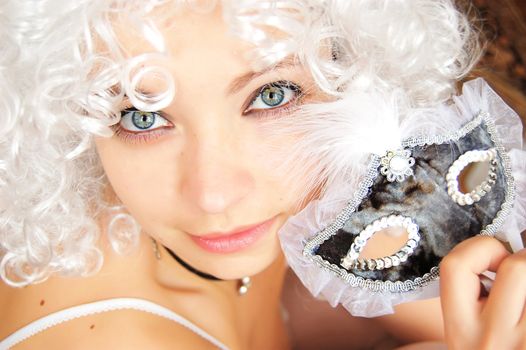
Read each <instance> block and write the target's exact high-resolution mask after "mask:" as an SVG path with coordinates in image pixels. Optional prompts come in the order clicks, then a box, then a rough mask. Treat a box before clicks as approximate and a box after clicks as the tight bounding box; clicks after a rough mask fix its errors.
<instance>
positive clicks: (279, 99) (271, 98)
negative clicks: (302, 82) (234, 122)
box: [245, 81, 300, 113]
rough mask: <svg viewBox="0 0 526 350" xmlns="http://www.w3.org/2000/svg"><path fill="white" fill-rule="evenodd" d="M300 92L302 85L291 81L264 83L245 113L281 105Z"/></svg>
mask: <svg viewBox="0 0 526 350" xmlns="http://www.w3.org/2000/svg"><path fill="white" fill-rule="evenodd" d="M299 94H300V87H299V86H297V85H295V84H294V83H291V82H289V81H278V82H274V83H270V84H267V85H264V86H263V87H262V88H261V89H259V93H258V94H257V95H256V97H255V98H254V100H253V101H252V102H251V103H250V105H249V106H248V108H247V109H246V111H245V113H247V112H251V111H254V110H258V109H273V108H276V107H281V106H284V105H286V104H288V103H289V102H291V101H292V100H294V99H295V98H296V97H297V96H298V95H299Z"/></svg>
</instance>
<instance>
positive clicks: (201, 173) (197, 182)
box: [181, 134, 255, 214]
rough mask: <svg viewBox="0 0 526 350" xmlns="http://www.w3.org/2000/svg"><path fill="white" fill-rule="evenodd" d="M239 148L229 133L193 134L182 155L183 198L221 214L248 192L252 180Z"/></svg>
mask: <svg viewBox="0 0 526 350" xmlns="http://www.w3.org/2000/svg"><path fill="white" fill-rule="evenodd" d="M229 140H230V141H229ZM240 148H241V147H240V145H236V142H233V137H232V135H230V136H229V137H228V136H227V137H222V136H221V134H219V135H218V134H215V135H206V136H205V135H201V136H198V135H194V137H192V140H191V141H189V142H187V146H186V147H185V152H184V156H183V158H184V162H183V164H184V166H183V167H184V171H183V174H184V175H183V178H182V183H181V184H182V194H183V196H184V197H185V198H184V199H185V200H186V201H189V202H190V203H192V204H194V205H195V206H196V207H197V208H198V209H199V210H200V211H202V212H204V213H207V214H221V213H226V212H227V211H228V210H229V209H230V208H232V207H234V206H235V205H238V204H240V203H241V202H242V201H243V200H244V199H245V198H246V197H247V196H249V195H250V193H251V192H252V191H253V189H254V186H255V182H254V178H253V176H252V175H251V172H250V169H249V167H248V166H247V165H245V164H244V163H245V162H244V161H243V156H242V155H241V153H242V152H240Z"/></svg>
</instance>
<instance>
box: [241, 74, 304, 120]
mask: <svg viewBox="0 0 526 350" xmlns="http://www.w3.org/2000/svg"><path fill="white" fill-rule="evenodd" d="M269 87H277V88H279V89H280V90H283V88H284V89H288V90H289V91H290V94H292V96H291V97H290V100H289V101H286V103H285V104H283V105H277V106H275V107H272V106H270V105H269V107H270V108H257V109H256V108H255V109H253V110H251V109H250V107H251V106H252V105H253V104H254V103H255V102H256V101H257V99H258V98H260V97H261V95H262V94H263V92H264V91H265V89H267V88H269ZM285 94H287V92H285ZM303 95H304V93H303V90H302V88H301V87H300V86H299V85H297V84H295V83H293V82H291V81H287V80H281V81H276V82H272V83H269V84H265V85H263V86H262V87H260V88H259V89H258V90H256V92H255V93H254V94H253V96H252V98H250V102H249V103H248V105H247V106H246V107H245V108H244V112H243V115H251V116H253V117H256V118H263V117H265V118H269V117H277V116H280V115H284V114H288V113H289V112H290V111H292V110H293V109H294V108H295V107H296V106H297V105H298V103H297V102H298V100H299V99H300V98H302V97H303Z"/></svg>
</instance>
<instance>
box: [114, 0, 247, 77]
mask: <svg viewBox="0 0 526 350" xmlns="http://www.w3.org/2000/svg"><path fill="white" fill-rule="evenodd" d="M112 25H113V27H114V30H115V33H116V36H117V38H118V41H119V44H120V45H122V47H123V49H124V50H125V51H126V52H127V53H128V54H129V55H131V56H138V55H141V54H145V53H161V54H163V55H166V56H168V57H170V58H174V59H177V60H190V61H191V62H193V64H195V65H198V64H200V63H203V62H202V61H206V62H207V63H208V62H210V61H211V60H213V59H214V57H215V56H217V55H224V54H228V55H229V56H231V57H230V58H231V59H232V60H234V63H235V64H237V65H248V64H249V63H250V62H247V60H246V57H247V54H248V52H249V51H250V50H251V49H253V45H251V44H250V43H248V42H246V41H243V40H240V39H239V38H237V37H236V36H235V35H234V33H233V32H232V30H231V27H230V26H229V24H228V23H227V22H226V21H225V20H224V15H223V8H222V6H221V5H220V3H218V5H216V6H215V7H213V8H212V9H211V10H210V11H206V12H203V11H196V10H195V9H193V8H192V7H190V6H184V5H176V4H173V2H170V3H167V4H163V5H161V6H158V7H155V8H154V9H153V10H152V11H151V12H148V13H142V14H141V13H138V14H137V13H134V14H131V15H129V14H123V15H120V16H116V17H115V18H114V20H113V21H112ZM218 68H219V67H218Z"/></svg>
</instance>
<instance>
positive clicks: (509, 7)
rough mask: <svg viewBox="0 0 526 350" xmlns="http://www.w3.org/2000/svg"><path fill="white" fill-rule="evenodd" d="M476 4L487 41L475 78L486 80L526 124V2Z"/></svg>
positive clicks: (497, 0) (479, 1) (509, 0)
mask: <svg viewBox="0 0 526 350" xmlns="http://www.w3.org/2000/svg"><path fill="white" fill-rule="evenodd" d="M473 4H474V5H475V12H478V17H479V18H480V19H481V21H482V23H481V28H482V31H483V33H484V36H485V39H486V42H487V47H486V53H485V55H484V57H483V58H482V60H481V61H480V63H479V65H478V66H477V68H476V69H475V71H474V72H473V76H483V77H484V78H486V80H487V81H488V82H489V83H490V85H491V86H492V87H493V88H494V89H495V90H497V92H499V93H500V94H501V96H502V97H503V98H504V100H506V102H507V103H508V104H509V105H511V106H512V107H513V109H515V111H517V113H518V114H519V115H520V116H521V118H522V120H523V123H525V125H526V122H525V121H526V0H474V1H473ZM475 15H476V14H475ZM524 131H525V130H524V129H523V135H525V136H526V133H525V132H524Z"/></svg>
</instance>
